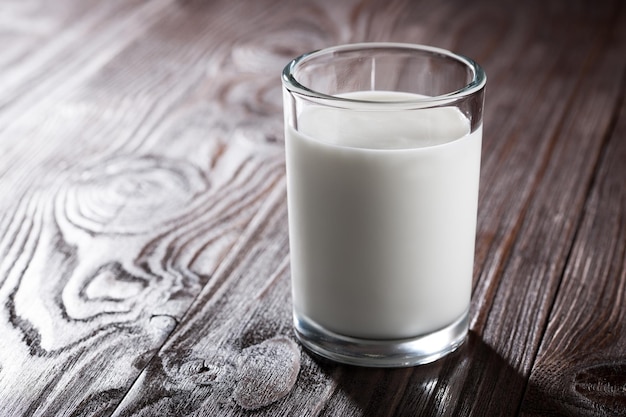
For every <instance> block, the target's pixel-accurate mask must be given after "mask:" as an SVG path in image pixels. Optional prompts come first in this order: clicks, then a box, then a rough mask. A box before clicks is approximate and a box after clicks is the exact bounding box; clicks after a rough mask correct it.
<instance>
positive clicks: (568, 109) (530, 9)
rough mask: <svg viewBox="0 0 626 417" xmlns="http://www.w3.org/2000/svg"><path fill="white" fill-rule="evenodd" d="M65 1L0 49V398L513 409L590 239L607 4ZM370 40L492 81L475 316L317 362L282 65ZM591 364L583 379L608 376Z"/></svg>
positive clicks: (33, 404)
mask: <svg viewBox="0 0 626 417" xmlns="http://www.w3.org/2000/svg"><path fill="white" fill-rule="evenodd" d="M74 3H76V4H74ZM62 4H63V5H65V7H67V9H63V13H61V14H62V16H77V19H78V20H77V22H76V23H75V24H76V26H72V28H73V29H72V28H70V29H68V31H66V32H63V33H67V34H66V35H65V37H64V36H60V37H59V38H58V39H57V40H53V41H51V43H50V44H49V45H50V46H47V47H46V48H43V50H42V51H43V52H39V53H36V54H35V55H34V56H27V55H25V54H22V51H27V50H29V49H30V48H33V45H34V43H33V42H34V41H32V39H33V38H32V37H30V36H31V35H25V36H27V38H21V37H20V36H17V38H19V39H25V40H24V41H23V43H22V44H21V46H18V47H16V48H17V49H15V50H12V51H8V52H6V53H5V54H4V55H3V54H2V53H0V63H2V62H4V63H5V64H4V65H7V68H8V67H9V66H11V65H17V66H15V67H14V68H19V71H18V70H17V69H16V70H15V72H14V74H17V75H16V76H15V77H13V78H12V81H11V80H10V81H11V86H12V87H11V89H10V91H7V92H6V95H5V96H3V97H2V98H1V99H5V102H6V106H5V107H3V108H0V144H1V145H0V146H1V148H0V149H1V152H0V179H1V180H2V181H0V195H3V196H4V197H5V198H3V199H2V200H1V201H0V300H2V309H0V333H1V334H2V335H3V336H2V338H1V339H0V414H3V415H4V414H7V415H109V414H111V413H113V414H115V415H120V416H126V415H156V414H165V415H166V414H174V415H176V414H185V415H220V416H221V415H242V414H256V415H296V414H297V415H311V416H313V415H346V416H350V415H354V416H358V415H415V414H422V415H489V416H492V415H514V414H515V413H516V411H517V408H518V407H519V402H520V400H521V398H522V395H523V393H524V389H525V386H526V381H527V379H528V376H529V375H530V372H531V367H532V364H533V361H534V358H535V355H536V352H537V349H538V347H539V343H540V342H541V340H540V338H541V336H542V334H543V333H542V332H543V329H544V328H545V326H546V324H547V323H548V318H549V313H550V309H551V306H552V302H553V300H554V297H557V296H558V295H559V293H558V291H559V290H560V288H562V287H559V285H561V284H560V279H561V275H562V272H563V270H564V268H565V265H566V260H567V257H568V254H569V251H570V248H571V245H572V242H574V239H575V238H576V237H577V236H578V237H581V238H582V237H584V236H585V234H584V233H586V232H584V230H586V229H585V224H586V223H583V229H581V230H583V231H582V232H580V233H578V234H576V233H577V232H576V230H577V227H578V225H579V219H580V218H581V216H582V213H583V209H584V207H585V204H586V203H585V201H586V198H587V197H588V194H587V190H588V188H589V187H590V186H591V184H592V181H593V178H594V176H595V175H596V173H595V170H596V168H597V166H602V165H601V164H603V162H602V161H604V160H603V159H601V157H602V155H603V149H604V148H603V146H604V145H603V141H602V138H603V137H604V136H603V135H604V134H605V133H606V132H607V131H608V129H609V128H610V126H611V123H612V119H611V114H613V113H612V110H613V109H614V108H615V106H616V103H617V102H618V101H619V97H620V92H619V90H618V89H617V88H615V87H616V85H615V81H614V80H615V79H616V78H619V77H621V74H622V73H623V71H624V68H625V66H626V63H625V62H624V54H620V53H619V52H620V51H623V50H624V36H623V34H619V35H618V36H613V35H611V30H612V29H613V28H616V27H619V26H620V25H621V26H622V27H623V26H625V25H624V24H623V23H624V22H623V19H624V8H623V7H622V8H621V9H619V8H618V7H617V6H618V4H619V2H614V1H609V2H602V4H600V5H597V4H591V3H587V2H576V3H575V4H574V5H570V4H569V3H568V4H565V3H563V2H560V1H542V2H538V1H537V2H531V3H522V2H515V1H509V2H495V1H487V0H485V1H482V2H480V3H476V4H473V5H472V7H467V5H465V3H463V2H460V1H457V2H446V3H442V2H437V1H423V2H408V1H393V2H389V3H383V2H366V3H359V2H340V3H339V2H330V1H329V2H325V1H318V2H309V3H307V4H306V5H301V4H292V3H284V2H278V1H269V0H268V1H259V2H254V3H250V4H246V5H243V4H236V3H235V2H228V1H217V2H195V1H188V2H170V1H166V0H163V1H158V2H144V3H140V2H133V3H130V2H129V3H128V6H126V5H125V3H122V2H118V3H115V5H116V6H107V5H104V3H103V4H102V5H100V6H98V8H95V9H89V8H87V7H85V8H84V9H83V8H80V7H78V6H77V4H78V3H77V2H66V3H63V2H62ZM116 7H119V9H118V8H116ZM126 7H128V10H130V11H132V12H131V13H129V14H128V15H127V16H125V17H124V18H123V19H122V20H116V19H115V16H119V15H120V13H121V14H124V13H122V11H123V10H125V8H126ZM459 10H464V12H463V13H459ZM66 12H67V14H65V13H66ZM81 13H83V14H81ZM92 13H93V14H92ZM63 19H66V18H65V17H62V18H58V20H57V21H64V22H65V21H69V20H63ZM67 19H69V18H67ZM616 19H621V20H616ZM70 20H71V19H70ZM76 28H80V30H77V29H76ZM59 29H60V26H54V27H53V28H50V30H49V33H53V32H54V31H55V30H59ZM619 33H622V32H619ZM79 34H93V35H94V36H95V37H96V38H95V40H92V41H91V42H83V39H81V37H80V36H78V35H79ZM362 40H396V41H408V42H423V43H429V44H435V45H438V46H442V47H447V48H451V49H454V50H457V51H459V52H461V53H464V54H466V55H468V56H472V57H475V58H476V59H478V60H479V61H480V62H481V64H483V65H484V66H485V67H486V69H487V72H488V74H489V77H490V78H489V87H488V97H487V111H486V117H485V126H486V131H485V140H484V148H485V152H484V164H483V170H482V178H481V180H482V185H481V187H482V188H481V197H480V207H481V211H480V214H479V231H478V244H477V260H476V275H477V276H478V279H477V280H476V282H475V286H474V299H473V304H472V329H473V331H472V333H471V335H470V338H469V340H468V343H467V344H466V345H465V346H464V347H463V348H462V349H461V350H460V351H459V352H457V353H455V354H454V355H453V356H450V357H449V358H447V359H445V360H443V361H439V362H437V363H435V364H432V365H428V366H424V367H419V368H415V369H402V370H371V369H359V368H352V367H345V366H339V365H335V364H332V363H328V362H326V361H323V360H319V359H317V358H313V357H311V356H309V354H308V353H306V352H304V351H302V350H301V349H300V348H299V347H298V346H297V345H296V344H295V342H294V340H293V336H292V333H291V316H290V308H291V307H290V292H289V280H288V278H289V272H288V271H289V269H288V261H287V259H288V258H287V256H288V250H287V229H286V220H285V216H286V211H285V195H284V178H283V177H284V172H283V162H282V160H283V155H282V144H281V138H282V132H281V131H282V117H281V103H280V86H279V82H278V74H279V71H280V69H281V67H282V65H284V63H285V62H286V61H287V60H288V59H290V58H292V57H293V56H295V55H297V54H299V53H301V52H305V51H308V50H311V49H315V48H318V47H321V46H327V45H330V44H336V43H345V42H353V41H362ZM109 41H110V42H111V44H109V43H108V42H109ZM83 44H84V45H83ZM74 48H75V50H74ZM102 48H103V49H102ZM92 53H95V55H94V56H92V57H90V54H92ZM3 57H5V58H4V61H2V59H3ZM22 58H24V59H23V60H22ZM581 63H582V65H581ZM0 65H2V64H0ZM20 65H21V67H20ZM49 68H51V69H52V70H51V73H50V74H49V75H50V76H49V77H48V76H46V74H45V70H46V69H49ZM22 70H24V72H23V73H22V72H20V71H22ZM18 75H19V76H18ZM22 93H23V94H22ZM15 97H19V99H15V100H14V98H15ZM621 117H622V119H621V120H623V116H621ZM504 121H506V122H504ZM24 138H27V139H28V140H24ZM605 154H606V153H605ZM598 161H600V162H598ZM598 198H599V197H598ZM592 201H593V200H592ZM587 207H589V206H587ZM620 207H622V208H623V205H622V206H620ZM622 223H623V222H622ZM617 224H621V223H619V222H618V223H617ZM589 228H591V226H589ZM622 229H623V228H622ZM622 229H620V230H622ZM622 231H623V230H622ZM619 236H621V235H619ZM591 238H594V237H593V236H592V237H591ZM579 245H583V243H579ZM621 250H622V255H623V249H621ZM616 251H617V252H616V253H619V248H618V249H616ZM570 259H572V258H570ZM581 259H582V258H581ZM622 271H623V269H622ZM528 277H530V278H528ZM566 277H567V274H566ZM522 280H527V282H528V283H529V286H527V287H525V286H520V282H522ZM565 282H566V281H564V284H563V288H567V286H566V285H565ZM621 282H623V280H622V281H621ZM566 294H567V293H566ZM566 297H568V298H567V299H568V300H569V299H571V298H572V297H571V296H567V295H566ZM559 308H560V307H559ZM557 311H558V310H556V309H555V310H554V314H557ZM616 314H621V312H618V313H616ZM620 317H621V316H620ZM616 323H618V322H616ZM548 335H550V330H549V331H548ZM548 340H550V339H548ZM620 340H621V339H620ZM166 341H167V343H166V344H165V346H163V344H164V343H165V342H166ZM611 342H614V339H611ZM607 343H608V342H607ZM616 343H617V344H615V345H613V344H610V343H609V344H608V345H607V346H608V347H607V348H606V352H609V353H610V352H613V353H615V351H613V350H612V349H617V348H619V347H620V346H621V345H620V344H619V343H621V342H616ZM545 349H549V348H545ZM547 351H548V352H549V350H547ZM615 355H619V353H615ZM613 359H615V358H614V357H613ZM542 363H543V362H541V359H540V362H539V365H540V366H541V364H542ZM546 363H547V362H546ZM550 363H551V362H550ZM561 363H564V362H561ZM615 363H617V365H618V368H614V369H617V370H620V369H621V368H620V367H619V366H621V362H614V364H615ZM596 364H597V363H596V362H588V363H587V362H585V368H584V369H583V370H582V371H581V372H583V371H584V372H583V373H581V374H580V375H582V377H581V378H582V379H581V380H580V381H583V382H580V381H579V382H580V383H579V384H578V385H577V387H578V388H580V389H582V390H585V389H587V388H585V387H589V386H590V385H593V383H595V381H596V380H594V379H593V378H596V379H597V378H600V377H602V376H603V375H607V374H610V373H608V372H607V370H606V368H595V367H593V366H595V365H596ZM589 366H591V368H590V367H589ZM538 369H539V371H537V373H535V374H533V378H534V379H533V380H531V382H532V384H531V386H530V388H529V390H528V395H527V397H526V398H527V400H526V404H527V407H528V408H527V410H528V412H531V413H532V412H537V409H533V408H532V407H534V406H535V405H534V404H536V401H534V400H533V398H535V399H536V398H537V397H533V395H536V394H537V390H539V394H538V395H540V397H539V398H540V399H542V398H544V397H543V396H544V394H543V392H542V390H544V389H545V384H544V382H543V381H544V380H543V379H542V378H546V376H545V374H546V373H549V371H550V369H551V368H549V367H548V368H541V367H540V368H538ZM598 369H599V370H598ZM585 372H586V373H585ZM603 372H604V373H603ZM296 374H297V378H295V377H294V375H296ZM577 375H578V374H577ZM598 375H600V377H598ZM610 375H612V374H610ZM136 378H137V380H136V383H134V382H135V379H136ZM585 378H586V379H585ZM265 381H267V383H266V384H263V382H265ZM548 381H552V380H549V379H548ZM588 381H591V382H588ZM611 381H617V384H619V381H620V380H611ZM585 384H586V385H585ZM131 386H132V387H131ZM602 386H603V387H604V386H606V387H608V388H607V389H608V390H609V391H611V390H613V391H615V390H616V386H617V385H615V383H613V385H610V384H609V385H602ZM24 387H28V390H27V391H26V390H25V389H24ZM581 387H582V388H581ZM585 392H587V393H588V395H587V397H585V398H587V400H588V401H595V403H594V404H596V405H598V404H599V405H598V407H600V408H601V407H602V406H603V404H604V405H606V404H609V406H611V405H612V404H613V403H611V402H610V401H611V400H610V399H609V400H606V399H602V398H599V397H598V395H599V394H598V393H597V392H595V391H593V390H590V389H588V390H587V391H585ZM611 392H612V391H611ZM589 393H591V394H589ZM555 394H556V393H552V394H550V395H555ZM594 395H595V397H593V396H594ZM583 396H584V395H583ZM589 397H592V398H589ZM576 398H578V399H579V397H576ZM610 398H613V399H614V398H615V397H610ZM504 399H506V401H505V400H504ZM587 400H585V401H587ZM603 401H604V402H603ZM578 406H579V405H578V403H577V405H576V407H578ZM554 407H556V406H554ZM575 409H576V410H579V409H580V408H575Z"/></svg>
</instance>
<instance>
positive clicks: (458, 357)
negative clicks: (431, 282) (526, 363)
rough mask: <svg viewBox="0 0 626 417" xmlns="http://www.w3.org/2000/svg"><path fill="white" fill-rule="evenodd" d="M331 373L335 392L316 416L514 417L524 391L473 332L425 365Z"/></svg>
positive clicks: (518, 378) (521, 383)
mask: <svg viewBox="0 0 626 417" xmlns="http://www.w3.org/2000/svg"><path fill="white" fill-rule="evenodd" d="M316 361H319V359H316ZM335 375H336V382H337V390H336V392H335V394H334V396H333V398H331V399H330V401H329V402H328V404H327V406H326V409H325V410H324V412H323V413H322V415H340V414H341V415H364V416H400V417H404V416H407V417H408V416H490V417H492V416H514V415H516V414H517V412H518V406H519V404H520V401H521V399H522V396H523V393H524V389H525V380H524V378H523V377H522V376H521V375H519V374H518V373H517V372H516V370H515V369H514V368H513V367H512V366H511V365H509V364H508V363H507V362H506V361H505V360H504V359H503V358H502V357H501V356H500V355H499V354H498V353H496V352H495V351H494V350H493V349H492V348H491V347H490V346H488V345H487V344H485V343H484V342H483V341H482V339H481V338H480V337H479V336H478V335H476V334H475V333H473V332H470V334H469V336H468V339H467V340H466V342H465V343H464V344H463V346H462V347H461V348H459V350H457V351H456V352H454V353H452V354H450V355H448V356H447V357H446V358H443V359H440V360H438V361H436V362H434V363H431V364H428V365H422V366H417V367H412V368H400V369H376V368H360V367H353V366H343V367H342V372H337V373H336V374H335Z"/></svg>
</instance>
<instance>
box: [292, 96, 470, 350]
mask: <svg viewBox="0 0 626 417" xmlns="http://www.w3.org/2000/svg"><path fill="white" fill-rule="evenodd" d="M346 97H348V98H357V99H365V100H375V101H386V100H394V99H395V100H398V99H399V100H402V99H406V98H407V94H406V93H392V92H358V93H350V94H349V95H346ZM298 124H299V127H298V131H295V130H294V129H293V128H292V127H289V126H288V127H287V128H286V158H287V173H288V175H287V179H288V204H289V207H288V208H289V229H290V247H291V271H292V286H293V297H294V300H293V301H294V308H295V311H296V313H297V314H298V315H300V316H304V317H306V318H307V319H309V320H311V321H313V322H315V323H317V324H319V325H321V326H322V327H324V328H326V329H328V330H331V331H333V332H336V333H340V334H344V335H348V336H353V337H362V338H377V339H396V338H408V337H415V336H418V335H422V334H426V333H430V332H432V331H436V330H438V329H441V328H443V327H445V326H447V325H448V324H450V323H452V322H453V321H455V320H456V319H458V318H459V317H460V316H462V315H463V314H464V313H465V312H466V311H467V309H468V307H469V301H470V293H471V286H472V269H473V259H474V241H475V229H476V208H477V200H478V178H479V169H480V150H481V138H482V127H480V128H478V129H477V130H476V131H474V132H473V133H471V134H470V123H469V121H468V120H467V118H466V117H465V116H464V115H463V114H462V113H461V112H460V111H459V110H458V109H456V108H452V107H446V108H437V109H427V110H424V109H422V110H407V111H393V112H388V111H365V110H364V111H358V112H356V111H353V110H350V111H348V110H342V109H336V108H329V107H321V106H314V107H307V108H305V109H304V110H303V112H302V114H300V115H299V117H298Z"/></svg>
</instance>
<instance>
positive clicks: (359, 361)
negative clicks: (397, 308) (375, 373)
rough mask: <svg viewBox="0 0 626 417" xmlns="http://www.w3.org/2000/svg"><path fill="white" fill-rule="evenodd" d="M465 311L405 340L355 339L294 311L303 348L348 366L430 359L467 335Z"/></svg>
mask: <svg viewBox="0 0 626 417" xmlns="http://www.w3.org/2000/svg"><path fill="white" fill-rule="evenodd" d="M468 316H469V314H468V312H465V313H464V314H463V315H462V316H461V317H460V318H459V319H458V320H456V321H455V322H454V323H452V324H450V325H449V326H446V327H444V328H443V329H440V330H437V331H435V332H432V333H428V334H425V335H420V336H418V337H414V338H409V339H384V340H381V339H373V340H372V339H359V338H355V337H349V336H342V335H340V334H337V333H333V332H331V331H329V330H326V329H324V328H322V327H321V326H319V325H317V324H315V323H313V322H312V321H311V320H308V319H307V318H305V317H302V316H300V315H298V313H295V312H294V327H295V330H296V336H297V338H298V339H299V340H300V342H301V343H302V344H303V345H304V347H306V348H307V349H309V350H311V351H312V352H313V353H316V354H318V355H320V356H323V357H325V358H327V359H331V360H333V361H336V362H341V363H345V364H349V365H357V366H369V367H377V368H395V367H405V366H414V365H422V364H425V363H429V362H433V361H435V360H437V359H439V358H441V357H442V356H445V355H447V354H448V353H450V352H452V351H454V350H455V349H456V348H458V347H459V346H460V345H461V344H463V341H464V340H465V337H466V335H467V330H468V325H469V318H468Z"/></svg>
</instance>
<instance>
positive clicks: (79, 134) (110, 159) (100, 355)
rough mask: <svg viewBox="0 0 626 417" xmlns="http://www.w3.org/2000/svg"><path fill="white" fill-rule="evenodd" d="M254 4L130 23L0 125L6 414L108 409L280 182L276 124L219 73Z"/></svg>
mask: <svg viewBox="0 0 626 417" xmlns="http://www.w3.org/2000/svg"><path fill="white" fill-rule="evenodd" d="M152 7H156V6H152ZM242 7H243V5H239V6H233V5H232V4H229V2H223V3H214V4H212V5H210V6H209V5H205V6H203V7H202V8H201V9H199V10H194V11H193V15H190V13H192V12H191V11H190V10H189V9H187V8H186V7H185V6H184V5H181V7H180V8H174V9H172V8H170V9H168V10H167V12H166V13H165V9H163V8H160V9H158V10H160V13H161V12H162V13H161V14H160V16H161V18H160V20H159V21H158V25H157V26H154V27H152V28H151V29H150V30H149V31H147V32H146V31H144V29H143V26H142V25H144V24H146V22H145V20H144V17H145V16H143V15H136V16H135V17H137V19H134V20H133V19H130V18H129V19H126V20H124V22H125V24H127V25H128V27H122V28H121V35H123V34H124V33H137V34H138V35H137V37H135V38H133V37H131V38H130V40H126V39H124V38H120V41H121V42H120V43H118V44H116V45H115V47H114V48H113V49H110V50H106V51H104V52H103V55H101V56H97V57H95V58H94V61H90V62H89V65H88V66H89V68H88V69H87V70H86V71H85V73H84V74H83V76H84V77H85V78H84V79H80V82H77V81H76V80H68V82H62V84H63V85H62V88H60V89H59V90H55V91H56V92H55V93H54V94H51V95H50V96H47V95H46V96H45V97H43V98H42V97H41V96H39V101H38V102H37V106H35V107H34V108H33V109H31V111H30V112H29V113H28V114H24V115H22V116H20V117H18V118H17V119H15V120H13V121H12V123H11V124H10V126H8V128H7V129H5V130H4V132H2V138H1V139H0V140H1V143H2V144H3V145H2V146H3V152H2V154H1V155H0V158H2V159H1V163H0V167H1V168H2V171H3V172H2V182H1V185H0V188H1V190H2V194H3V196H5V197H6V198H3V199H2V201H1V202H0V206H1V208H2V213H3V214H2V217H1V218H0V232H1V237H0V254H1V255H0V284H1V287H0V297H1V298H2V300H3V304H2V305H3V308H2V310H1V312H0V314H1V315H0V317H1V324H0V328H1V329H2V330H1V331H0V332H1V333H2V335H3V337H2V339H1V340H0V369H1V371H0V398H1V400H0V414H3V415H29V416H30V415H60V414H64V415H81V414H83V413H84V414H85V415H90V414H91V413H95V412H96V410H97V412H98V413H104V414H106V413H110V412H111V410H112V408H114V407H115V406H116V405H117V403H118V402H119V400H120V399H121V398H122V397H123V396H124V395H125V393H126V391H127V389H128V387H129V386H130V384H131V383H132V382H133V381H134V380H135V378H136V377H137V375H138V374H139V372H140V370H141V369H142V368H143V366H144V365H145V363H146V361H148V360H149V359H150V357H151V356H152V355H153V354H154V352H155V349H158V348H159V347H160V346H161V345H162V343H163V341H164V340H165V338H166V337H167V335H168V334H169V332H170V331H171V330H172V329H173V328H174V327H175V326H176V323H177V321H178V320H179V319H180V317H182V315H183V314H184V312H185V311H186V309H187V308H188V306H189V305H190V304H191V302H192V301H193V300H194V298H195V297H196V296H197V293H198V292H199V291H200V289H201V288H202V286H203V285H204V284H205V283H206V282H207V281H209V280H210V279H211V277H212V275H213V273H214V271H215V268H216V267H217V265H219V263H220V262H221V261H222V259H223V258H224V256H225V254H226V253H227V252H228V250H229V248H230V247H231V246H232V245H234V244H235V242H236V241H237V240H238V239H239V235H240V233H241V231H242V230H244V229H245V228H246V227H247V225H248V223H249V222H250V221H251V219H252V218H253V216H254V214H255V212H256V210H257V209H258V207H259V206H260V205H261V204H262V202H263V200H264V198H265V196H266V195H267V194H268V193H269V192H270V190H272V189H273V188H274V187H275V186H276V184H278V181H279V180H280V177H281V176H282V175H283V166H282V160H283V157H282V153H281V152H282V149H281V147H280V145H279V144H277V143H276V140H275V137H276V134H275V132H274V130H273V129H275V126H274V125H273V124H271V123H265V124H259V123H254V124H253V125H252V126H247V125H246V123H250V122H252V121H255V120H257V119H258V116H255V114H254V108H252V109H250V108H247V107H246V106H245V105H244V104H242V103H241V100H240V99H239V95H241V91H240V90H238V88H241V89H244V90H246V89H247V87H248V85H246V84H245V82H242V83H234V82H233V79H234V76H233V77H231V78H227V77H224V79H223V80H221V81H218V80H217V78H216V74H219V73H220V72H221V71H222V70H223V69H226V67H227V66H228V65H232V64H231V63H230V61H229V58H230V52H231V51H232V49H231V48H232V44H229V43H228V42H212V41H211V39H220V38H219V35H220V34H221V33H222V34H223V32H224V30H226V29H227V28H228V27H229V25H230V24H231V22H232V21H233V20H235V19H236V17H237V16H238V15H239V14H240V12H241V8H242ZM152 11H153V12H154V11H155V10H154V9H152ZM253 11H254V10H253ZM270 12H271V9H270V10H269V11H268V13H270ZM142 16H143V17H142ZM261 16H262V15H261ZM152 23H154V21H152ZM109 24H111V30H120V26H119V22H113V21H112V22H109ZM185 25H186V26H185ZM181 27H186V30H183V31H181V30H180V28H181ZM107 33H108V32H107ZM118 35H119V33H118ZM227 38H228V39H230V41H231V42H236V38H235V36H234V35H232V36H228V37H227ZM181 45H183V47H181ZM116 47H120V48H121V49H120V50H119V51H118V50H117V49H115V48H116ZM220 48H223V49H220ZM86 50H88V49H86ZM115 51H117V52H115ZM111 52H115V53H114V54H112V55H111ZM156 58H158V60H156ZM281 61H282V60H281ZM71 65H73V63H72V64H68V66H69V67H71ZM212 66H213V67H212ZM231 68H232V67H231ZM60 73H63V74H66V75H65V76H68V77H69V76H70V75H72V74H71V73H70V72H65V71H61V72H60ZM248 77H252V74H249V75H248ZM61 78H63V77H61ZM244 81H246V79H244ZM246 91H248V92H249V90H246ZM263 94H264V92H263V91H260V92H259V93H258V94H255V95H254V96H253V100H259V101H261V102H262V100H263ZM207 97H218V99H217V100H215V101H213V103H214V104H212V105H211V104H209V105H207V103H211V101H207ZM274 107H275V106H274ZM272 108H273V107H269V108H264V111H265V112H271V110H272ZM276 112H280V108H277V109H276ZM4 114H6V113H4ZM277 114H279V113H277ZM226 115H228V116H226ZM279 124H280V119H279ZM252 127H254V130H252ZM281 128H282V127H281ZM24 137H28V138H29V141H23V140H20V139H21V138H24ZM272 141H273V142H272ZM24 142H26V143H24ZM32 149H34V150H35V151H34V152H29V151H30V150H32ZM24 387H28V390H26V391H25V390H24Z"/></svg>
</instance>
